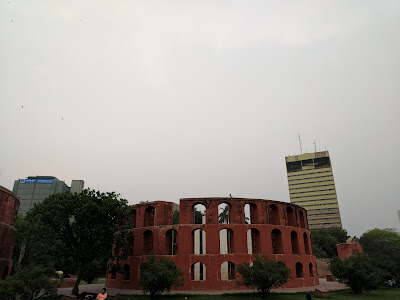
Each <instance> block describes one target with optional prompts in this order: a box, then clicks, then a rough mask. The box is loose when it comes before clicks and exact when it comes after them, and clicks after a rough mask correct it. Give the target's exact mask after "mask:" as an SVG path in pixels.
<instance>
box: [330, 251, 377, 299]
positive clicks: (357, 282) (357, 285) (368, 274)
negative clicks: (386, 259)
mask: <svg viewBox="0 0 400 300" xmlns="http://www.w3.org/2000/svg"><path fill="white" fill-rule="evenodd" d="M329 269H330V270H331V272H332V274H333V275H334V276H335V277H336V278H337V279H338V281H339V282H340V283H344V284H346V285H347V286H348V287H349V288H350V290H351V292H352V293H354V294H361V293H362V292H363V291H366V292H368V291H370V290H373V289H376V288H378V287H379V284H380V283H381V282H383V281H382V276H381V271H380V269H378V268H375V267H374V265H373V263H372V262H371V260H370V258H369V257H368V256H367V255H363V254H359V253H357V254H356V255H353V256H350V257H349V258H346V259H343V260H342V259H340V258H338V257H335V258H333V259H332V260H331V263H330V265H329Z"/></svg>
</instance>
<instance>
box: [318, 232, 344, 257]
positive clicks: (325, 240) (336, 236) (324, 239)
mask: <svg viewBox="0 0 400 300" xmlns="http://www.w3.org/2000/svg"><path fill="white" fill-rule="evenodd" d="M311 240H312V245H313V250H314V255H315V256H316V257H317V258H332V257H335V256H337V250H336V245H337V244H341V243H345V242H346V240H347V231H346V230H345V229H342V228H338V227H331V228H320V229H312V230H311Z"/></svg>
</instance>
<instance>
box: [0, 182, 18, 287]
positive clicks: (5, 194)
mask: <svg viewBox="0 0 400 300" xmlns="http://www.w3.org/2000/svg"><path fill="white" fill-rule="evenodd" d="M18 207H19V200H18V198H17V196H16V195H15V194H14V193H13V192H11V191H9V190H8V189H6V188H4V187H2V186H0V279H4V278H5V277H7V276H8V275H10V272H11V268H12V259H11V257H12V253H13V250H14V243H15V237H16V230H15V227H14V226H15V219H16V217H17V212H18Z"/></svg>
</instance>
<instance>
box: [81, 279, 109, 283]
mask: <svg viewBox="0 0 400 300" xmlns="http://www.w3.org/2000/svg"><path fill="white" fill-rule="evenodd" d="M100 283H106V279H105V278H97V279H96V280H95V281H93V282H92V283H91V284H100ZM80 284H88V283H87V282H86V281H85V280H82V281H81V283H80Z"/></svg>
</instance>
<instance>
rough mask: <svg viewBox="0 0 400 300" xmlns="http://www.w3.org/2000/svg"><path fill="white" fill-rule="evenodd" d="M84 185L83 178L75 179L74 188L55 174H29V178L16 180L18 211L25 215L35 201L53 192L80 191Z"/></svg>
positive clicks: (14, 190) (37, 201) (15, 190)
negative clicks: (18, 201)
mask: <svg viewBox="0 0 400 300" xmlns="http://www.w3.org/2000/svg"><path fill="white" fill-rule="evenodd" d="M83 185H84V182H83V180H73V181H72V187H73V189H72V188H70V187H69V186H68V185H66V184H65V182H64V181H60V180H58V179H57V178H56V177H54V176H29V177H28V178H27V179H18V180H15V182H14V188H13V192H14V193H15V194H16V195H17V196H18V198H19V200H20V207H19V211H18V213H20V214H22V215H25V214H26V213H27V212H28V211H29V210H30V209H32V208H33V205H34V204H35V203H40V202H42V201H43V200H44V199H45V198H47V197H48V196H50V195H53V194H58V193H65V192H67V191H71V192H72V193H80V192H81V191H82V190H83Z"/></svg>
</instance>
